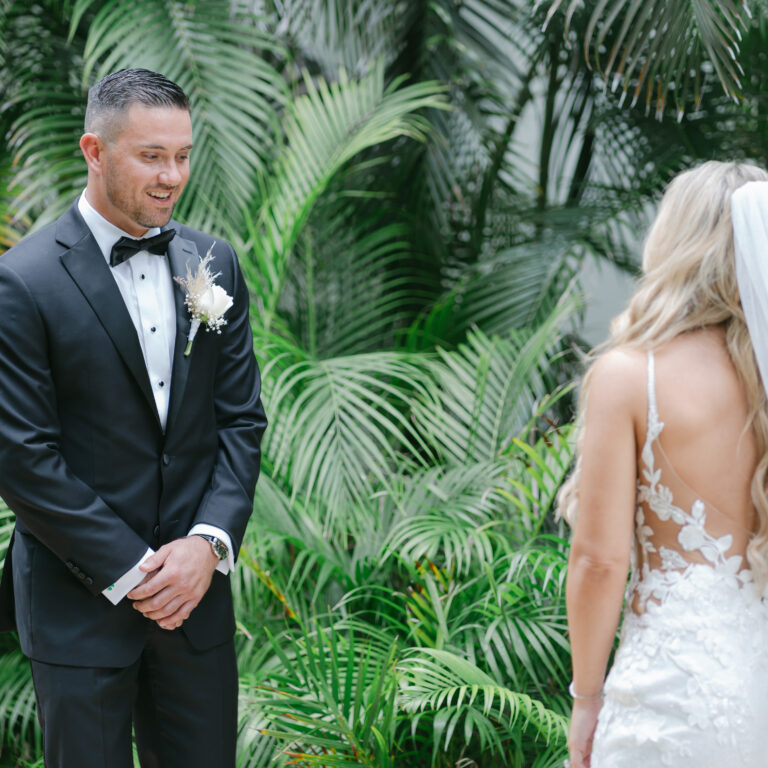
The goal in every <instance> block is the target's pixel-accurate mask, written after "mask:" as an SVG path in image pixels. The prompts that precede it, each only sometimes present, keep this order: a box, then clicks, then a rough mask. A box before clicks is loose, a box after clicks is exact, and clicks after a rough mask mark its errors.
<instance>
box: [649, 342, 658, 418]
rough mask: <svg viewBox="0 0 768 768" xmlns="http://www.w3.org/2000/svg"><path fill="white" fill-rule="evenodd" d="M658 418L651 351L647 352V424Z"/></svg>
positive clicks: (653, 363)
mask: <svg viewBox="0 0 768 768" xmlns="http://www.w3.org/2000/svg"><path fill="white" fill-rule="evenodd" d="M658 418H659V409H658V406H657V404H656V364H655V361H654V358H653V350H651V349H649V350H648V424H653V423H654V422H655V421H656V420H658Z"/></svg>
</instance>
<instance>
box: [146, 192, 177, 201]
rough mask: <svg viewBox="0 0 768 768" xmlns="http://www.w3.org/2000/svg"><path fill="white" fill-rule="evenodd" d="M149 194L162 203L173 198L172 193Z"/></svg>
mask: <svg viewBox="0 0 768 768" xmlns="http://www.w3.org/2000/svg"><path fill="white" fill-rule="evenodd" d="M147 194H148V195H149V196H150V197H151V198H152V199H153V200H159V201H160V202H165V201H166V200H169V199H170V197H171V193H170V192H147Z"/></svg>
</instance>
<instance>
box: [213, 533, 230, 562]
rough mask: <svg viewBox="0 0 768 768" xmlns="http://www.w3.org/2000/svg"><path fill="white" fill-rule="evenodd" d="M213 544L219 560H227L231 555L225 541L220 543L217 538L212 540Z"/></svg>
mask: <svg viewBox="0 0 768 768" xmlns="http://www.w3.org/2000/svg"><path fill="white" fill-rule="evenodd" d="M211 544H213V551H214V552H215V553H216V555H217V557H218V558H219V560H226V559H227V556H228V555H229V550H228V549H227V545H226V544H224V542H223V541H220V540H219V539H216V538H214V539H211Z"/></svg>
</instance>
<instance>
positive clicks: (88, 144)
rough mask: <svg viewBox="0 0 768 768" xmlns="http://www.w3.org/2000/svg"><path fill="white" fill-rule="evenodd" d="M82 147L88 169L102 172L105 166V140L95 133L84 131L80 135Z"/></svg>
mask: <svg viewBox="0 0 768 768" xmlns="http://www.w3.org/2000/svg"><path fill="white" fill-rule="evenodd" d="M80 149H81V150H82V152H83V157H84V158H85V162H86V163H88V170H89V171H93V172H94V173H99V174H100V173H101V171H102V167H103V153H104V142H103V141H102V140H101V139H100V138H99V137H98V136H97V135H96V134H95V133H84V134H83V135H82V136H81V137H80Z"/></svg>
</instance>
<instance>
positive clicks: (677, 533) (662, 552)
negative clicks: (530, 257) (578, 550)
mask: <svg viewBox="0 0 768 768" xmlns="http://www.w3.org/2000/svg"><path fill="white" fill-rule="evenodd" d="M663 428H664V424H663V423H662V422H661V421H660V420H659V413H658V409H657V405H656V392H655V380H654V359H653V354H652V353H649V356H648V434H647V437H646V441H645V446H644V448H643V452H642V456H641V467H640V470H641V471H640V478H639V480H638V495H637V502H638V503H637V513H636V522H635V545H636V552H635V558H634V562H633V571H632V579H631V581H630V584H629V587H628V591H627V600H626V607H625V616H624V623H623V625H622V631H621V643H620V646H619V649H618V651H617V653H616V657H615V660H614V663H613V666H612V668H611V671H610V674H609V675H608V678H607V680H606V683H605V700H604V704H603V708H602V710H601V712H600V717H599V720H598V725H597V731H596V734H595V741H594V747H593V753H592V768H651V767H652V766H675V767H676V768H683V767H686V768H687V767H689V766H690V767H691V768H693V767H694V766H695V768H724V767H727V768H758V766H759V768H766V766H768V609H767V608H766V604H765V602H764V601H763V600H762V599H761V598H760V597H759V596H758V594H757V592H756V590H755V587H754V585H753V583H752V572H751V571H750V570H749V567H748V564H747V561H746V556H745V552H746V546H747V543H748V541H749V531H747V530H746V529H744V528H742V527H741V526H740V525H739V524H738V523H737V522H735V521H734V520H733V519H731V518H730V517H728V516H726V515H724V514H723V513H722V512H720V511H718V510H717V509H715V508H714V507H713V506H711V505H710V504H708V503H707V502H706V501H704V500H702V499H700V498H698V497H697V496H696V494H695V492H694V491H693V490H692V489H690V488H689V487H688V486H687V485H686V484H685V483H684V481H683V480H682V479H681V478H680V477H679V475H678V474H677V473H676V472H675V469H674V467H673V466H672V465H671V464H670V463H669V461H668V459H667V457H666V455H665V454H664V451H663V450H662V448H661V444H660V443H659V435H660V434H661V432H662V430H663Z"/></svg>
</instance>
